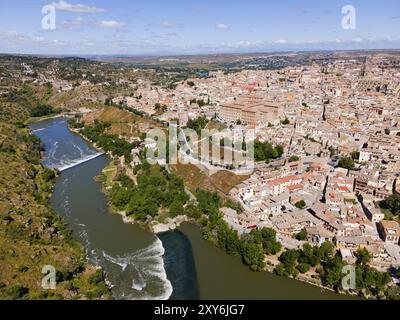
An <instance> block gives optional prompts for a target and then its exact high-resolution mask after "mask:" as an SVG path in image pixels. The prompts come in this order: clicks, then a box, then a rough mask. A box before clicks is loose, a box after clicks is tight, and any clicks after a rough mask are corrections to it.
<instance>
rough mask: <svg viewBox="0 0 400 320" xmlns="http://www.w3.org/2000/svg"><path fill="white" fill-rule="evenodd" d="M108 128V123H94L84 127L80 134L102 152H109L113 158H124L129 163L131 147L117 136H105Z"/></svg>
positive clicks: (109, 125)
mask: <svg viewBox="0 0 400 320" xmlns="http://www.w3.org/2000/svg"><path fill="white" fill-rule="evenodd" d="M110 127H111V124H110V123H108V122H101V121H95V122H94V124H93V125H88V126H85V128H84V129H83V130H82V131H81V133H82V134H83V135H84V136H85V137H87V138H88V139H90V140H91V141H93V142H95V143H96V145H97V146H98V147H99V148H101V149H103V150H104V151H106V152H111V153H112V154H113V155H114V156H119V157H121V156H125V159H127V161H129V160H130V159H131V150H132V149H133V145H132V144H131V143H129V142H127V141H126V140H124V139H121V138H119V137H118V136H117V135H113V134H107V133H106V130H107V129H108V128H110Z"/></svg>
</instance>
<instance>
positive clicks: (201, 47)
mask: <svg viewBox="0 0 400 320" xmlns="http://www.w3.org/2000/svg"><path fill="white" fill-rule="evenodd" d="M53 11H54V12H53ZM53 13H54V14H53ZM0 17H1V19H0V52H2V53H6V54H10V53H13V54H34V55H43V54H45V55H49V54H50V55H74V56H83V55H130V56H154V55H156V56H162V55H199V54H202V55H204V54H227V53H228V54H233V53H238V54H243V53H269V52H288V51H321V50H325V51H326V50H328V51H342V50H373V49H376V50H382V49H388V50H391V49H399V48H400V37H399V35H398V34H397V32H396V31H397V30H399V29H400V3H399V2H398V1H396V0H382V1H380V2H379V3H378V2H373V3H371V2H368V3H367V2H365V1H361V0H353V1H351V2H348V1H342V0H334V1H329V2H323V3H321V2H319V1H316V0H308V1H297V0H288V1H284V2H279V3H277V2H272V1H262V0H249V1H246V2H231V1H227V0H220V1H211V0H202V1H198V0H188V1H185V2H184V3H182V2H181V1H177V0H172V1H168V2H166V1H160V0H151V1H146V2H138V1H122V0H116V1H112V2H111V1H105V0H97V1H95V0H68V1H64V0H57V1H55V0H31V1H30V2H28V3H26V2H25V1H21V0H17V1H5V2H3V3H2V11H1V13H0Z"/></svg>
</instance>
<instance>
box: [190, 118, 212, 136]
mask: <svg viewBox="0 0 400 320" xmlns="http://www.w3.org/2000/svg"><path fill="white" fill-rule="evenodd" d="M207 124H208V120H207V118H206V117H200V118H197V119H194V120H192V119H189V121H188V123H187V127H188V128H189V129H193V130H194V131H196V132H197V134H198V135H200V134H201V131H202V130H203V129H204V128H205V127H206V126H207Z"/></svg>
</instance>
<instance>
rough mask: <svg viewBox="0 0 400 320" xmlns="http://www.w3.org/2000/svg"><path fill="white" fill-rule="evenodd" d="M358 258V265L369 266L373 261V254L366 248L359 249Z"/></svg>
mask: <svg viewBox="0 0 400 320" xmlns="http://www.w3.org/2000/svg"><path fill="white" fill-rule="evenodd" d="M356 257H357V264H361V265H367V264H368V263H369V262H371V259H372V256H371V254H370V253H369V252H368V250H367V249H365V248H362V249H358V250H357V252H356Z"/></svg>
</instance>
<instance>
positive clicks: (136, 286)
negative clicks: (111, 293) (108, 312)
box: [103, 238, 173, 300]
mask: <svg viewBox="0 0 400 320" xmlns="http://www.w3.org/2000/svg"><path fill="white" fill-rule="evenodd" d="M164 254H165V250H164V247H163V245H162V242H161V240H160V239H158V238H157V239H156V240H155V241H154V243H153V244H151V245H150V246H148V247H147V248H144V249H142V250H139V251H137V252H135V253H133V254H130V255H126V256H117V257H113V256H111V255H108V254H106V253H105V252H103V257H104V258H105V259H106V260H107V262H108V263H112V264H114V265H117V266H119V267H120V269H121V272H122V273H123V272H125V271H129V272H130V274H132V275H134V279H132V286H131V288H130V289H133V291H132V290H131V292H129V291H128V290H127V288H124V289H123V290H119V291H117V290H115V292H116V296H117V298H118V299H122V298H125V299H129V300H168V299H169V298H170V297H171V295H172V292H173V288H172V284H171V282H170V281H169V280H168V278H167V273H166V270H165V266H164V258H163V257H164ZM128 269H129V270H128ZM111 282H112V281H111ZM113 284H114V285H115V283H113ZM155 284H156V285H155ZM115 286H116V287H117V285H115Z"/></svg>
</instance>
